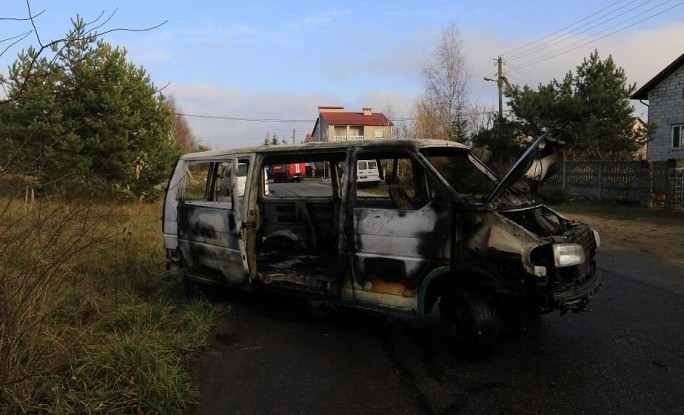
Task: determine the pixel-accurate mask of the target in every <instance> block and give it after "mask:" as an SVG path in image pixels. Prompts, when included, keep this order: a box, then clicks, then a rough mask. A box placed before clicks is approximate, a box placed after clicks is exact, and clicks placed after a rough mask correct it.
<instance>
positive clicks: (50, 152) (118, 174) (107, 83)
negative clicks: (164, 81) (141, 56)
mask: <svg viewBox="0 0 684 415" xmlns="http://www.w3.org/2000/svg"><path fill="white" fill-rule="evenodd" d="M94 23H95V22H90V23H86V22H85V21H84V20H83V18H81V17H79V16H77V17H76V18H75V19H73V20H72V26H73V27H72V29H71V30H70V31H69V32H68V33H67V34H66V36H65V37H64V38H62V39H60V40H57V41H52V42H50V43H48V44H43V43H40V38H39V37H38V36H36V37H37V40H38V43H39V46H38V47H33V46H32V47H29V48H28V49H26V50H22V51H21V52H20V53H19V54H18V57H17V59H16V61H14V62H13V63H12V64H11V66H10V67H9V71H8V75H7V76H6V77H0V84H1V85H2V87H3V88H4V90H5V92H6V98H5V99H3V100H2V101H0V174H2V177H4V178H5V179H9V178H11V177H17V176H21V177H23V178H25V177H30V178H32V180H33V183H34V184H35V186H36V187H37V188H38V189H39V190H42V191H44V192H47V193H56V194H59V195H62V196H64V195H68V196H101V195H111V194H131V195H135V196H138V197H147V198H151V199H152V198H154V197H156V196H158V194H159V193H160V190H161V189H160V186H159V184H160V183H162V182H163V181H164V179H166V178H168V174H169V170H170V168H171V166H172V165H173V162H174V160H175V159H176V158H177V157H178V156H179V155H180V154H181V153H182V152H190V151H195V150H196V149H197V147H198V145H197V140H196V139H195V137H194V135H193V133H192V130H191V129H190V127H189V125H188V123H187V121H186V120H185V119H184V118H183V117H182V116H180V115H178V113H179V112H180V111H178V110H177V107H176V103H175V101H174V100H173V98H172V97H167V96H165V95H164V94H163V93H162V88H158V87H157V86H155V85H154V83H153V82H152V80H151V79H150V77H149V75H148V74H147V72H146V71H145V69H144V68H142V67H139V66H136V65H134V64H133V63H131V62H129V61H128V60H127V51H126V49H124V48H120V47H115V46H112V45H111V44H109V43H107V42H105V41H104V40H103V39H102V38H101V37H100V36H99V35H98V33H97V31H96V30H95V27H97V26H95V27H94V26H92V25H93V24H94ZM5 181H6V182H11V180H5Z"/></svg>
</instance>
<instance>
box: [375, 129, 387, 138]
mask: <svg viewBox="0 0 684 415" xmlns="http://www.w3.org/2000/svg"><path fill="white" fill-rule="evenodd" d="M384 136H385V129H384V128H376V129H375V138H383V137H384Z"/></svg>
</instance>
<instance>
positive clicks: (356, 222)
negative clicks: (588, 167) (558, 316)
mask: <svg viewBox="0 0 684 415" xmlns="http://www.w3.org/2000/svg"><path fill="white" fill-rule="evenodd" d="M567 151H568V146H567V144H566V143H565V142H564V141H563V140H562V138H561V136H560V135H558V134H557V133H556V132H549V133H547V134H544V135H543V136H541V137H539V138H538V139H537V140H535V141H534V142H533V143H532V145H531V146H530V148H529V149H528V150H527V151H526V153H525V154H524V155H523V157H522V158H521V159H520V160H519V161H518V162H517V163H516V164H515V165H514V166H513V168H512V169H511V170H510V172H509V173H508V174H507V175H506V176H505V177H503V178H499V177H497V176H496V175H495V174H494V173H493V172H492V171H491V170H489V169H488V168H487V167H486V166H485V165H484V164H483V163H482V162H480V161H479V160H478V159H477V158H476V157H475V156H474V155H473V154H472V153H471V152H470V150H469V148H467V147H465V146H463V145H461V144H458V143H453V142H447V141H443V140H405V141H401V140H399V141H398V140H366V141H356V142H343V143H313V144H304V145H296V146H270V147H269V146H266V147H254V148H242V149H231V150H225V151H211V152H203V153H194V154H188V155H184V156H183V157H181V158H180V159H179V161H178V163H177V164H176V167H175V170H174V174H173V176H172V177H171V179H170V182H169V187H168V191H167V193H166V197H165V204H164V219H163V233H164V242H165V246H166V250H167V254H168V259H169V265H170V266H171V267H174V268H178V269H182V271H183V274H184V276H185V278H186V279H187V281H188V283H189V285H190V286H191V287H202V286H206V285H220V286H229V287H234V288H241V289H247V290H252V289H265V290H271V291H277V292H281V293H283V294H292V295H300V296H305V297H308V298H315V299H320V300H323V301H328V302H332V303H338V304H343V305H347V306H352V307H360V308H380V309H392V310H397V311H406V312H412V313H416V314H418V315H425V314H427V313H429V312H430V311H431V310H432V309H433V308H435V306H436V305H439V309H440V314H441V316H442V321H443V326H444V329H445V333H446V335H447V338H448V339H449V341H450V342H451V343H452V344H453V346H454V347H455V348H456V349H457V350H458V351H460V352H462V353H465V354H474V353H481V352H486V351H487V350H488V349H489V348H491V346H492V345H493V344H494V343H495V341H496V336H497V332H498V329H499V328H500V326H501V324H502V322H505V321H506V320H510V319H511V318H513V317H515V316H517V315H518V314H519V313H521V311H522V310H533V311H535V312H548V311H552V310H559V311H561V312H566V311H581V310H582V309H584V307H585V306H586V305H587V303H588V302H589V300H590V299H591V298H592V297H593V296H594V295H595V294H596V293H597V292H598V290H599V288H600V286H601V282H602V279H601V275H600V273H599V271H598V270H597V268H596V263H595V259H594V257H595V254H596V249H597V248H598V247H599V245H600V238H599V236H598V233H597V232H596V231H594V230H592V229H591V228H590V227H589V226H588V225H586V224H583V223H579V222H575V221H571V220H568V219H566V218H564V217H563V216H561V215H560V214H558V213H556V212H554V211H553V210H552V209H550V208H548V207H547V206H545V205H544V204H543V203H542V202H540V201H539V200H537V198H536V196H535V195H536V191H537V189H538V188H539V186H540V185H541V184H542V182H543V181H544V179H545V178H546V177H548V176H549V175H550V174H553V172H554V169H556V168H557V166H558V165H559V163H561V162H562V161H563V160H564V159H565V157H566V154H567ZM359 160H363V161H369V160H370V161H373V162H374V165H376V166H377V168H378V173H379V176H380V180H381V181H380V184H379V185H378V186H377V187H373V188H362V187H361V186H358V185H359V183H357V180H358V178H357V177H358V175H357V172H356V169H357V168H358V165H359ZM296 163H304V164H305V165H306V166H311V169H310V170H309V169H307V172H308V173H309V174H310V175H309V177H302V180H301V181H300V182H298V183H297V182H295V183H272V180H269V177H268V172H269V171H273V169H272V166H277V165H284V164H296ZM237 167H239V169H238V168H237ZM239 171H242V172H243V174H242V175H239V174H238V172H239ZM245 171H246V174H245V173H244V172H245ZM344 172H350V174H344ZM269 182H271V184H270V185H269Z"/></svg>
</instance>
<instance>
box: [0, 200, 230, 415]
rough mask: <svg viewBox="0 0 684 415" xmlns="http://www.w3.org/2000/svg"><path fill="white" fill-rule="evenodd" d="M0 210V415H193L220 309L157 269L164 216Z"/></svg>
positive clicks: (151, 209)
mask: <svg viewBox="0 0 684 415" xmlns="http://www.w3.org/2000/svg"><path fill="white" fill-rule="evenodd" d="M0 202H2V203H0V205H2V206H3V207H4V209H2V210H0V219H2V221H0V246H1V247H2V249H0V261H1V263H0V268H2V270H3V273H2V274H0V275H1V276H0V278H1V280H0V312H1V313H2V315H3V318H2V319H0V414H15V413H17V414H21V413H41V414H71V413H127V414H128V413H133V414H137V413H145V414H174V413H175V414H180V413H183V412H184V411H185V410H186V409H187V408H188V407H189V406H191V405H192V404H193V403H194V402H195V401H196V400H197V396H198V392H197V390H196V389H195V388H194V386H193V382H192V373H191V370H190V368H189V363H190V359H191V358H192V356H194V355H195V353H196V352H197V351H198V350H200V349H201V348H202V347H203V346H204V345H206V343H207V338H208V334H209V332H210V330H211V328H212V325H213V324H214V321H215V317H216V316H217V314H218V313H219V312H220V311H221V309H222V306H221V305H217V304H211V303H207V302H198V301H190V300H187V299H186V298H185V296H184V293H183V289H182V280H181V276H180V275H179V274H178V273H168V272H165V271H164V262H165V257H164V249H163V245H162V239H161V229H160V208H161V206H160V205H159V204H155V205H123V206H117V207H115V208H112V207H110V206H109V204H92V203H87V204H78V203H77V202H71V203H69V204H60V203H57V202H42V203H40V204H39V205H37V206H34V207H33V208H32V209H26V206H24V205H23V203H21V202H23V201H18V202H17V201H14V200H8V199H2V200H0Z"/></svg>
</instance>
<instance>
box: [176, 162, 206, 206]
mask: <svg viewBox="0 0 684 415" xmlns="http://www.w3.org/2000/svg"><path fill="white" fill-rule="evenodd" d="M212 164H213V163H210V162H195V163H189V164H188V165H187V166H186V172H185V180H184V184H183V186H184V188H183V199H184V200H186V201H192V200H207V196H208V186H207V184H208V183H209V179H210V174H211V172H212Z"/></svg>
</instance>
